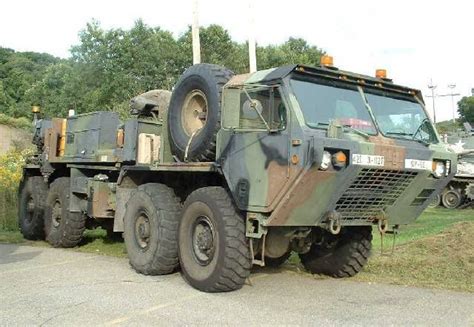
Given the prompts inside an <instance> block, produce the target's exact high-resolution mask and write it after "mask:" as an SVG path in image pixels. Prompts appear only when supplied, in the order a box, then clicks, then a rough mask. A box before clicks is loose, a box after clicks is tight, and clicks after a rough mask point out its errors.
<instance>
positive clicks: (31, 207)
mask: <svg viewBox="0 0 474 327" xmlns="http://www.w3.org/2000/svg"><path fill="white" fill-rule="evenodd" d="M34 211H35V202H34V200H33V197H32V196H30V197H29V199H28V202H27V203H26V213H27V214H26V220H28V221H29V222H31V221H32V220H33V213H34Z"/></svg>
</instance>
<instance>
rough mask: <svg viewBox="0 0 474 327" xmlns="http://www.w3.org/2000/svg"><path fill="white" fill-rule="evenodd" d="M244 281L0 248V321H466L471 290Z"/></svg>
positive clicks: (261, 277)
mask: <svg viewBox="0 0 474 327" xmlns="http://www.w3.org/2000/svg"><path fill="white" fill-rule="evenodd" d="M453 278H455V276H453ZM251 284H252V285H245V286H244V288H243V289H242V290H240V291H236V292H232V293H225V294H222V293H221V294H206V293H201V292H198V291H196V290H194V289H193V288H191V287H190V286H188V285H187V284H186V283H185V282H184V281H183V279H182V278H181V276H180V274H179V273H176V274H172V275H168V276H151V277H150V276H143V275H139V274H137V273H135V272H134V271H133V270H132V269H131V268H130V267H129V265H128V262H127V260H126V259H118V258H112V257H104V256H98V255H93V254H83V253H77V252H73V251H67V250H59V249H50V248H40V247H30V246H18V245H11V244H0V303H1V308H0V325H2V326H5V325H57V326H65V325H67V326H71V325H73V326H76V325H81V326H84V325H87V326H88V325H152V324H153V325H185V324H188V325H189V324H191V325H203V324H206V325H221V324H227V325H229V324H230V325H237V324H239V325H242V324H252V325H274V324H278V325H287V324H290V325H328V326H340V325H364V326H367V325H382V324H383V325H441V326H473V325H474V294H470V293H458V292H451V291H442V290H432V289H423V288H414V287H403V286H392V285H384V284H373V283H359V282H351V281H349V280H333V279H317V278H314V277H312V276H310V275H307V274H299V273H296V272H293V271H291V270H289V269H280V270H271V269H259V270H257V271H256V272H254V273H253V274H252V275H251Z"/></svg>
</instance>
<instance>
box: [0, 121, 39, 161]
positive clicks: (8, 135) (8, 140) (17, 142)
mask: <svg viewBox="0 0 474 327" xmlns="http://www.w3.org/2000/svg"><path fill="white" fill-rule="evenodd" d="M31 137H32V135H31V133H30V132H29V131H26V130H24V129H19V128H14V127H11V126H7V125H0V155H2V154H4V153H5V152H7V151H8V150H9V149H11V148H12V147H16V148H19V149H24V148H26V147H28V146H30V145H31Z"/></svg>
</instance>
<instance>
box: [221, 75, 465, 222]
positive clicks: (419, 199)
mask: <svg viewBox="0 0 474 327" xmlns="http://www.w3.org/2000/svg"><path fill="white" fill-rule="evenodd" d="M292 71H299V72H300V73H306V72H308V73H309V74H311V75H313V76H322V77H325V78H337V79H339V80H341V79H342V80H344V81H347V83H352V84H355V85H361V86H364V87H368V86H370V87H377V88H380V89H384V90H386V91H388V92H390V93H393V94H405V95H411V96H416V97H417V98H418V99H421V94H420V92H419V91H417V90H413V89H409V88H406V87H402V86H398V85H395V84H393V83H392V82H391V81H388V80H381V79H377V78H372V77H369V76H364V75H359V74H352V73H349V72H343V71H338V70H334V69H327V68H324V67H321V68H316V69H315V68H309V67H304V66H293V67H282V68H278V69H272V70H268V71H261V72H257V73H254V74H246V75H238V76H235V77H234V78H232V79H231V80H230V81H229V83H228V84H227V85H226V91H225V92H224V108H223V112H222V116H223V120H224V121H226V115H231V116H235V115H238V111H239V108H238V107H236V105H237V104H236V100H235V99H234V100H232V101H229V102H230V104H229V102H228V103H227V105H226V94H232V92H233V90H234V89H233V88H236V87H239V86H240V87H245V86H251V85H265V84H268V85H274V84H278V85H282V86H283V87H282V89H283V96H284V102H285V105H286V107H287V120H288V122H287V127H286V129H285V130H282V131H279V132H277V133H270V132H268V131H266V130H260V131H251V130H245V129H239V128H238V127H236V128H226V126H224V128H223V129H222V130H220V131H219V134H218V143H217V161H218V162H219V163H220V164H221V167H222V171H223V174H224V176H225V177H226V180H227V183H228V186H229V188H230V190H231V191H232V194H233V196H234V199H235V201H236V203H237V205H238V206H239V208H240V209H241V210H244V211H250V212H258V213H263V214H264V215H265V216H266V217H267V219H266V220H265V223H264V224H265V225H267V226H315V225H324V224H326V216H327V214H328V213H329V212H332V211H333V210H336V209H337V208H338V207H341V203H339V204H338V201H339V200H341V199H342V198H344V199H346V198H347V193H345V192H346V191H347V190H348V189H349V188H350V187H351V185H353V184H354V183H356V184H355V185H358V184H357V183H359V180H358V178H362V177H361V174H362V176H365V175H364V174H366V175H367V176H369V177H370V178H371V179H369V181H371V183H379V181H377V179H378V178H380V177H378V176H379V174H382V175H383V176H385V175H387V174H389V176H392V175H394V174H398V172H400V173H401V174H402V175H400V176H401V177H400V178H402V179H403V180H405V179H406V182H404V183H405V184H406V185H405V184H400V183H401V182H400V183H399V182H397V181H396V178H395V177H393V178H392V177H390V178H391V179H387V180H386V181H384V182H386V183H388V184H387V185H390V183H392V184H393V183H395V184H396V183H399V184H396V185H399V186H397V187H399V188H400V192H398V191H397V193H396V194H395V193H394V194H392V193H389V195H390V197H391V200H390V201H388V202H390V205H384V204H383V203H382V204H380V205H378V206H376V208H378V209H377V211H378V212H379V213H378V214H376V215H375V214H374V215H372V216H371V217H368V218H367V217H365V218H367V219H352V218H351V219H347V220H344V219H343V222H342V223H343V225H367V224H372V223H374V222H375V221H376V220H377V219H388V221H389V224H390V225H398V224H407V223H409V222H411V221H413V220H414V219H416V218H417V217H418V216H419V215H420V214H421V212H422V211H423V210H424V209H425V208H426V206H427V205H428V204H429V202H430V201H429V200H430V199H431V198H432V197H434V196H435V195H436V194H438V193H439V192H441V190H442V189H443V188H444V187H445V186H446V185H447V183H448V182H449V180H450V179H451V178H452V177H453V176H454V172H455V171H456V156H455V155H454V154H453V153H451V152H448V151H447V150H446V149H445V147H444V146H443V145H442V144H430V145H429V146H428V147H427V146H425V145H422V144H420V143H418V142H416V141H407V140H401V139H395V138H387V137H384V136H382V135H381V134H378V135H375V136H369V137H364V136H361V135H358V134H355V133H345V132H344V133H339V134H340V135H338V134H337V133H336V134H335V136H333V137H330V136H328V134H327V132H326V131H321V130H315V129H311V128H309V127H307V126H306V125H305V120H304V116H303V114H302V111H301V109H300V108H299V104H298V101H297V99H296V97H295V95H294V94H293V93H292V91H291V88H290V87H289V81H288V80H289V77H288V75H289V74H291V72H292ZM232 96H233V97H235V94H233V95H232ZM421 104H423V103H422V102H421ZM237 119H238V117H237ZM230 121H234V122H235V121H236V118H235V117H233V118H232V119H231V120H230ZM329 134H330V133H329ZM292 140H298V141H299V142H296V143H297V144H298V145H294V144H293V143H292ZM326 148H329V149H339V150H343V151H344V152H346V153H348V154H349V165H348V166H347V167H346V168H344V169H342V170H340V171H336V170H328V171H322V170H320V169H319V166H320V163H321V160H322V153H323V151H324V149H326ZM354 153H357V154H367V155H379V156H384V158H385V162H384V166H383V167H371V166H367V167H363V166H358V165H353V164H352V162H351V160H352V159H351V154H354ZM294 156H297V157H298V160H297V162H293V161H292V158H293V157H294ZM405 159H418V160H432V159H439V160H450V161H451V173H450V174H449V176H443V177H441V178H439V179H438V178H434V177H433V175H432V174H431V172H429V171H420V170H411V169H405ZM367 169H369V171H367ZM372 170H375V171H373V172H372ZM384 174H385V175H384ZM394 176H398V175H394ZM397 178H398V177H397ZM387 185H385V186H383V185H382V186H380V185H375V186H373V187H372V188H373V189H372V191H374V192H376V191H377V189H378V188H379V189H380V190H381V191H384V192H387ZM400 185H401V186H400ZM402 186H403V187H402ZM352 187H354V186H352ZM397 190H398V188H397ZM377 196H378V195H377ZM377 196H376V197H377ZM395 198H396V200H395ZM379 199H382V200H383V197H379ZM366 200H367V201H370V198H368V199H366ZM341 201H342V200H341ZM384 201H385V200H384ZM379 202H380V201H379Z"/></svg>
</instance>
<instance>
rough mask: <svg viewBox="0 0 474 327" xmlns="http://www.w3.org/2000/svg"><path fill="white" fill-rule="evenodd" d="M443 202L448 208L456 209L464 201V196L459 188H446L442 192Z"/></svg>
mask: <svg viewBox="0 0 474 327" xmlns="http://www.w3.org/2000/svg"><path fill="white" fill-rule="evenodd" d="M441 202H442V203H443V206H445V207H446V208H448V209H456V208H457V207H459V206H460V205H461V203H462V202H463V197H462V194H461V192H460V191H459V190H457V189H446V190H445V191H443V194H441Z"/></svg>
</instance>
